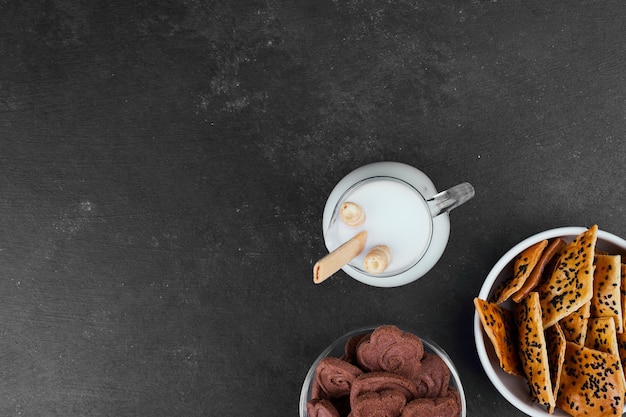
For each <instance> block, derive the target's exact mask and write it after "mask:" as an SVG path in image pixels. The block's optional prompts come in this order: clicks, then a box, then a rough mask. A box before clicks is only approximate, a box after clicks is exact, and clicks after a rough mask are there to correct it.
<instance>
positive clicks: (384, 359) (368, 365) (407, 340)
mask: <svg viewBox="0 0 626 417" xmlns="http://www.w3.org/2000/svg"><path fill="white" fill-rule="evenodd" d="M356 353H357V360H358V362H359V364H360V365H361V366H362V367H363V368H364V369H366V370H368V371H387V372H393V373H395V374H398V375H402V376H405V377H407V378H411V379H414V378H416V377H417V376H418V375H419V371H420V367H421V360H422V357H423V356H424V345H423V344H422V341H421V339H420V338H419V337H417V336H415V335H414V334H411V333H407V332H403V331H402V330H400V329H399V328H397V327H396V326H380V327H378V328H377V329H376V330H374V331H373V332H372V334H371V335H370V337H369V340H367V341H363V342H362V343H360V344H359V346H358V348H357V352H356Z"/></svg>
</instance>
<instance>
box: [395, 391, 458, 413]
mask: <svg viewBox="0 0 626 417" xmlns="http://www.w3.org/2000/svg"><path fill="white" fill-rule="evenodd" d="M460 415H461V407H460V406H459V404H458V403H457V402H456V401H455V399H454V398H453V397H451V396H448V397H436V398H417V399H415V400H413V401H411V402H410V403H408V404H407V405H406V406H405V407H404V409H403V410H402V414H401V417H459V416H460Z"/></svg>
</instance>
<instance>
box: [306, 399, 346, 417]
mask: <svg viewBox="0 0 626 417" xmlns="http://www.w3.org/2000/svg"><path fill="white" fill-rule="evenodd" d="M306 414H307V416H308V417H340V414H339V411H337V409H336V408H335V406H334V405H333V404H332V403H331V402H330V401H329V400H311V401H309V402H308V403H307V404H306Z"/></svg>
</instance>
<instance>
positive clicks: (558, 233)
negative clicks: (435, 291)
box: [474, 226, 626, 417]
mask: <svg viewBox="0 0 626 417" xmlns="http://www.w3.org/2000/svg"><path fill="white" fill-rule="evenodd" d="M588 229H589V227H582V226H567V227H557V228H554V229H549V230H545V231H543V232H539V233H536V234H534V235H532V236H529V237H527V238H526V239H523V240H522V241H521V242H519V243H517V244H516V245H514V246H513V247H512V248H511V249H509V250H508V251H507V252H506V253H505V254H504V255H503V256H502V257H501V258H500V259H499V260H498V261H497V262H496V264H495V265H494V266H493V267H492V268H491V270H490V271H489V274H488V275H487V278H486V279H485V281H484V282H483V284H482V286H481V288H480V291H479V293H478V298H480V299H483V300H487V299H488V297H489V294H490V292H491V289H492V287H493V285H494V283H495V281H496V280H497V279H498V278H499V276H500V273H501V272H502V271H503V270H504V269H505V268H506V267H507V266H508V265H509V264H510V263H511V262H512V261H513V259H514V258H515V257H516V256H517V255H518V254H519V253H520V252H522V251H523V250H524V249H526V248H528V247H530V246H532V245H533V244H535V243H537V242H540V241H542V240H544V239H553V238H556V237H563V238H566V239H568V238H571V239H570V240H573V238H575V237H576V236H578V235H579V234H581V233H583V232H584V231H586V230H588ZM597 238H598V239H599V240H603V241H606V242H608V243H610V244H612V245H615V246H618V247H621V248H623V249H624V251H626V240H624V239H623V238H621V237H619V236H616V235H614V234H612V233H610V232H607V231H604V230H598V234H597ZM485 336H486V335H485V333H484V331H483V328H482V324H481V322H480V318H479V317H478V313H476V312H474V343H475V346H476V352H477V354H478V357H479V359H480V364H481V366H482V368H483V370H484V371H485V373H486V374H487V377H488V378H489V381H490V382H491V384H492V385H493V386H494V387H495V388H496V390H497V391H498V392H499V393H500V395H502V396H503V397H504V398H505V399H506V400H507V401H508V402H509V403H511V404H512V405H513V406H514V407H516V408H517V409H518V410H520V411H522V412H524V413H526V414H527V415H529V416H531V417H548V416H550V417H556V416H561V415H562V416H568V414H566V413H565V412H563V411H562V410H560V409H557V410H555V412H554V413H552V414H550V413H548V411H547V410H545V409H542V408H540V406H539V405H538V404H536V403H534V402H532V401H531V400H530V397H528V399H524V400H525V401H526V402H523V401H522V400H521V399H520V398H519V397H518V396H516V395H515V394H514V393H512V392H511V391H510V390H509V389H508V388H507V387H506V386H505V385H504V384H502V383H501V382H500V377H499V375H502V373H503V372H504V371H502V369H500V367H499V365H497V366H494V365H493V363H492V362H491V360H490V359H489V356H488V347H487V340H488V338H486V337H485ZM489 343H491V342H489ZM524 383H526V382H524Z"/></svg>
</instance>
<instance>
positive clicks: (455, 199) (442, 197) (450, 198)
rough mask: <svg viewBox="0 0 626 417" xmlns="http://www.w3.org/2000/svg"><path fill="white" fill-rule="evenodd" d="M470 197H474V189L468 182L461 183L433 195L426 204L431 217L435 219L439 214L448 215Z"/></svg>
mask: <svg viewBox="0 0 626 417" xmlns="http://www.w3.org/2000/svg"><path fill="white" fill-rule="evenodd" d="M472 197H474V187H473V186H472V184H470V183H469V182H463V183H461V184H458V185H455V186H454V187H452V188H449V189H447V190H445V191H442V192H440V193H439V194H436V195H434V196H433V197H431V198H430V199H429V200H427V201H426V203H428V207H429V208H430V213H431V214H432V216H433V217H436V216H438V215H440V214H441V213H448V212H449V211H450V210H452V209H454V208H457V207H458V206H460V205H461V204H463V203H465V202H467V201H468V200H470V199H471V198H472Z"/></svg>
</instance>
